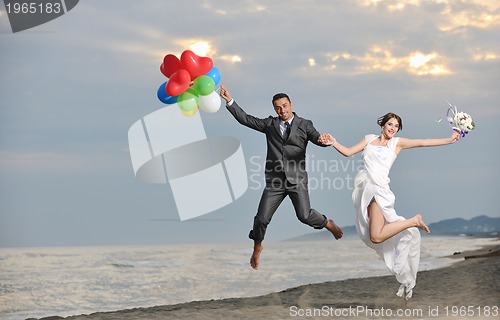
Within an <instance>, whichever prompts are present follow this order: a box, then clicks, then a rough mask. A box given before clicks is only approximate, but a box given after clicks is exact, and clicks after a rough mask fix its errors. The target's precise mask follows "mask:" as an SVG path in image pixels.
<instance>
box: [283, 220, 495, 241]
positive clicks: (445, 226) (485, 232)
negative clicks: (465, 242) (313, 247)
mask: <svg viewBox="0 0 500 320" xmlns="http://www.w3.org/2000/svg"><path fill="white" fill-rule="evenodd" d="M429 228H430V229H431V234H432V235H434V236H463V235H465V236H476V237H495V236H498V235H500V217H497V218H492V217H488V216H478V217H475V218H472V219H470V220H465V219H462V218H455V219H448V220H442V221H439V222H434V223H431V224H429ZM342 230H343V231H344V237H349V236H354V235H356V227H355V226H347V227H342ZM422 234H423V233H422ZM331 237H332V235H331V233H330V232H328V231H326V230H322V231H320V232H314V233H308V234H304V235H301V236H297V237H293V238H289V239H286V240H285V241H320V240H328V239H331Z"/></svg>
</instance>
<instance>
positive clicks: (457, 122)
mask: <svg viewBox="0 0 500 320" xmlns="http://www.w3.org/2000/svg"><path fill="white" fill-rule="evenodd" d="M448 105H449V107H448V112H447V113H446V120H448V123H449V124H450V125H451V128H452V129H453V130H456V131H458V132H460V134H461V135H462V137H465V135H466V134H467V133H469V131H471V130H473V129H474V127H475V124H474V121H473V120H472V117H471V116H470V115H469V114H468V113H465V112H463V111H457V107H456V106H454V105H452V104H450V103H449V102H448Z"/></svg>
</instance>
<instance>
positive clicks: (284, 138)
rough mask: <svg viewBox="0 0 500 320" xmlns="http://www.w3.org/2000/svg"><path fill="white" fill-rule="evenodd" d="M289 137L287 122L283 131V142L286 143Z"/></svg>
mask: <svg viewBox="0 0 500 320" xmlns="http://www.w3.org/2000/svg"><path fill="white" fill-rule="evenodd" d="M289 135H290V124H289V123H288V122H285V130H284V131H283V140H284V141H286V139H287V138H288V136H289Z"/></svg>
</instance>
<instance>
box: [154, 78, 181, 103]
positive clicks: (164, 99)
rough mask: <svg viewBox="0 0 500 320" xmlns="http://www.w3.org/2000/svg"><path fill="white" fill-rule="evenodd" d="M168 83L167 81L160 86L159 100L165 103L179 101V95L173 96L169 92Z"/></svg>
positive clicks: (157, 94)
mask: <svg viewBox="0 0 500 320" xmlns="http://www.w3.org/2000/svg"><path fill="white" fill-rule="evenodd" d="M166 84H167V82H164V83H163V84H162V85H161V86H160V87H159V88H158V92H157V93H156V96H157V97H158V100H160V101H161V102H163V103H165V104H173V103H176V102H177V97H172V96H169V95H168V94H167V91H166V88H165V87H166Z"/></svg>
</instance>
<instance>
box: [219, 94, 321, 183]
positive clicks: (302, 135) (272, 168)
mask: <svg viewBox="0 0 500 320" xmlns="http://www.w3.org/2000/svg"><path fill="white" fill-rule="evenodd" d="M227 109H228V110H229V112H231V114H232V115H233V117H234V118H235V119H236V120H237V121H238V122H239V123H241V124H242V125H244V126H247V127H249V128H251V129H254V130H257V131H260V132H262V133H264V134H265V135H266V140H267V156H266V166H265V168H266V169H265V176H266V184H267V185H269V184H270V183H273V182H275V183H276V182H283V181H285V180H288V182H290V183H292V184H298V183H302V184H307V182H308V176H307V172H306V148H307V143H308V142H309V141H311V142H312V143H314V144H316V145H318V146H322V147H324V146H323V145H322V144H320V143H318V138H319V135H320V133H319V132H318V131H317V130H316V129H315V128H314V125H313V123H312V121H311V120H307V119H304V118H301V117H299V116H297V114H295V112H294V113H293V114H294V118H293V121H292V126H291V131H290V135H289V136H288V138H287V140H286V141H283V138H282V136H281V131H280V119H279V117H271V116H269V117H268V118H265V119H260V118H257V117H254V116H252V115H249V114H247V113H246V112H245V111H244V110H243V109H241V108H240V107H239V106H238V104H237V103H236V101H234V102H233V104H232V105H231V106H228V107H227Z"/></svg>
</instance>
